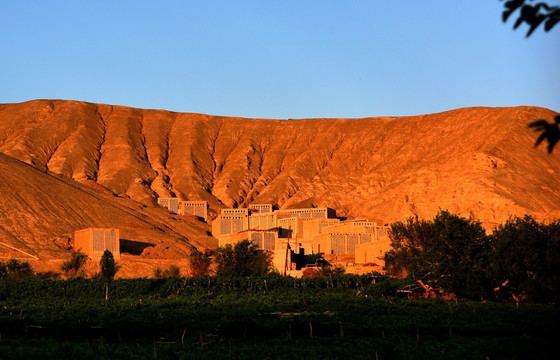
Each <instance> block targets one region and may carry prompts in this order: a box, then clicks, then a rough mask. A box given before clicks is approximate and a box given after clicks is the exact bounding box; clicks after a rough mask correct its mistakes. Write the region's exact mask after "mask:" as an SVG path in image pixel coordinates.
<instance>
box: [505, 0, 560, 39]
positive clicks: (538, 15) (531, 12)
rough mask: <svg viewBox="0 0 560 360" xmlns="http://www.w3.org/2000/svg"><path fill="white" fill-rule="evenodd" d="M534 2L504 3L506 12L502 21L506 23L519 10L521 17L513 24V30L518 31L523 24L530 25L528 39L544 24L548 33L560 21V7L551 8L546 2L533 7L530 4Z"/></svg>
mask: <svg viewBox="0 0 560 360" xmlns="http://www.w3.org/2000/svg"><path fill="white" fill-rule="evenodd" d="M500 1H502V0H500ZM532 1H533V0H508V1H506V2H505V3H504V12H503V13H502V20H503V21H504V22H506V21H507V20H508V18H509V17H510V16H511V15H512V14H513V13H514V12H516V11H517V10H519V17H518V18H517V20H516V21H515V23H514V24H513V28H514V29H517V28H518V27H519V25H521V24H523V23H525V24H527V25H529V30H528V31H527V35H526V36H527V37H529V36H530V35H531V34H532V33H533V31H535V30H536V29H537V28H538V27H539V26H540V25H541V24H543V23H544V30H545V31H547V32H548V31H550V30H551V29H552V28H553V27H554V26H555V25H556V24H557V23H558V22H559V21H560V7H558V6H550V5H548V4H546V3H544V2H538V3H536V4H534V5H532V4H530V2H532Z"/></svg>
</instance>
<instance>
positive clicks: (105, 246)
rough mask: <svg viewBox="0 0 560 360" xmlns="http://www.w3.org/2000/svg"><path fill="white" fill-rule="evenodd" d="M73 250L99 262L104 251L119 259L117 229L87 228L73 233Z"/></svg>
mask: <svg viewBox="0 0 560 360" xmlns="http://www.w3.org/2000/svg"><path fill="white" fill-rule="evenodd" d="M74 249H77V250H81V251H82V252H83V253H84V254H86V255H88V256H89V257H90V258H92V259H93V260H100V259H101V257H102V256H103V253H104V252H105V250H109V251H111V252H112V253H113V257H114V258H115V260H119V259H120V258H121V252H120V238H119V229H103V228H88V229H82V230H77V231H75V232H74Z"/></svg>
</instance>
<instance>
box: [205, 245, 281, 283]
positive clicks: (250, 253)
mask: <svg viewBox="0 0 560 360" xmlns="http://www.w3.org/2000/svg"><path fill="white" fill-rule="evenodd" d="M214 260H215V262H216V264H217V268H216V274H217V275H220V276H252V275H265V274H268V273H269V272H271V270H272V259H271V253H270V252H268V251H264V250H260V249H259V248H258V246H257V245H256V244H254V243H252V242H250V241H249V240H242V241H240V242H238V243H237V244H235V246H231V244H227V245H225V246H221V247H219V248H218V250H216V255H215V259H214Z"/></svg>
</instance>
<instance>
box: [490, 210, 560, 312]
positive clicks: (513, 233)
mask: <svg viewBox="0 0 560 360" xmlns="http://www.w3.org/2000/svg"><path fill="white" fill-rule="evenodd" d="M492 241H493V244H494V252H493V256H492V268H491V270H492V271H491V272H492V276H493V277H494V279H495V281H496V284H497V286H496V295H497V296H498V298H499V299H503V300H511V299H514V300H516V301H521V300H528V301H537V302H543V301H555V302H558V301H559V300H560V220H556V221H555V222H552V223H550V224H548V225H545V224H542V223H539V222H537V221H536V220H535V218H533V217H531V216H529V215H525V217H523V218H519V217H515V218H512V219H509V220H508V221H507V222H506V223H505V224H502V225H500V226H498V227H497V228H496V229H495V230H494V232H493V233H492Z"/></svg>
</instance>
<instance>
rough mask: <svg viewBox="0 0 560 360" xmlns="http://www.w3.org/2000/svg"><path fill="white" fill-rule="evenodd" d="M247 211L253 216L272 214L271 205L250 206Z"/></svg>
mask: <svg viewBox="0 0 560 360" xmlns="http://www.w3.org/2000/svg"><path fill="white" fill-rule="evenodd" d="M249 210H250V211H251V213H253V214H256V213H258V214H264V213H272V204H251V205H249Z"/></svg>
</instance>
